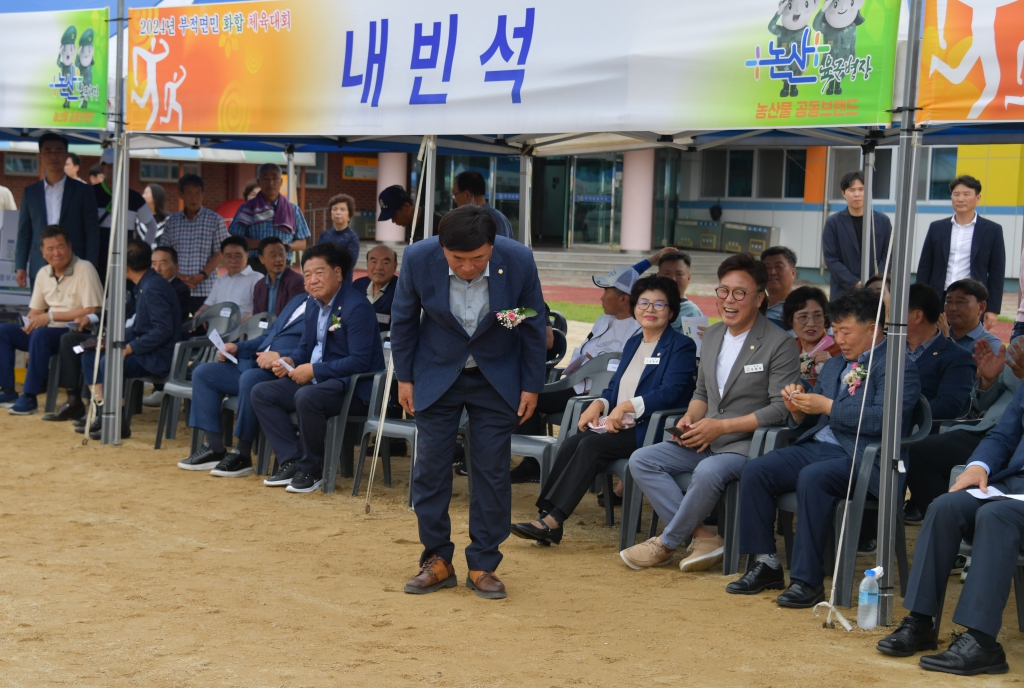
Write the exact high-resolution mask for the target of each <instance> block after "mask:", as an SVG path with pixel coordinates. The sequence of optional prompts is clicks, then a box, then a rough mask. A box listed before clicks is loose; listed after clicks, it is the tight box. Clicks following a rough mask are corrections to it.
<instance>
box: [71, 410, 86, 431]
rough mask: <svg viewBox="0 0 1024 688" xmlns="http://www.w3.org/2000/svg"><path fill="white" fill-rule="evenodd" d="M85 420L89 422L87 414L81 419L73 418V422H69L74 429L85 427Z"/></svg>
mask: <svg viewBox="0 0 1024 688" xmlns="http://www.w3.org/2000/svg"><path fill="white" fill-rule="evenodd" d="M87 420H89V414H88V413H86V414H85V415H84V416H82V417H81V418H75V419H74V420H73V421H71V424H72V425H74V426H75V427H76V428H84V427H85V422H86V421H87Z"/></svg>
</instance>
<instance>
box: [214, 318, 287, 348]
mask: <svg viewBox="0 0 1024 688" xmlns="http://www.w3.org/2000/svg"><path fill="white" fill-rule="evenodd" d="M275 320H277V316H276V315H274V314H273V313H253V315H252V317H251V318H249V319H248V320H246V321H245V322H244V323H242V325H241V327H239V330H238V341H240V342H244V341H247V340H249V339H256V338H257V337H259V336H260V335H262V334H263V333H264V332H266V331H267V328H268V327H270V326H271V325H273V324H274V321H275ZM217 332H220V330H217Z"/></svg>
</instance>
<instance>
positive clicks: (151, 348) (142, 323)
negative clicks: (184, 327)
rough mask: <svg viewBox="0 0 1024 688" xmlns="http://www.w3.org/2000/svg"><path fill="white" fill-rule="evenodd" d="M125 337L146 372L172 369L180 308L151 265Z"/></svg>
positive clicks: (178, 338) (171, 289) (161, 372)
mask: <svg viewBox="0 0 1024 688" xmlns="http://www.w3.org/2000/svg"><path fill="white" fill-rule="evenodd" d="M75 183H76V184H77V183H79V182H75ZM124 339H125V341H126V342H127V343H128V345H129V346H131V347H132V355H133V356H135V358H136V359H137V360H138V362H139V363H140V364H141V365H142V367H143V368H145V369H146V371H148V372H149V373H152V374H153V375H158V376H160V377H163V376H165V375H167V374H168V373H170V372H171V359H172V358H173V357H174V345H175V344H177V343H178V342H179V341H181V307H180V306H179V305H178V295H177V294H175V293H174V287H172V286H171V283H170V282H168V281H167V280H165V279H164V278H163V277H161V276H160V275H158V274H157V273H156V270H153V269H152V268H150V269H149V270H147V271H146V274H145V275H143V276H142V279H140V280H139V283H138V284H137V285H135V323H134V324H133V325H132V327H131V329H130V330H129V331H128V332H126V333H125V338H124Z"/></svg>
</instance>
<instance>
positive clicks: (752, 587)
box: [725, 561, 786, 595]
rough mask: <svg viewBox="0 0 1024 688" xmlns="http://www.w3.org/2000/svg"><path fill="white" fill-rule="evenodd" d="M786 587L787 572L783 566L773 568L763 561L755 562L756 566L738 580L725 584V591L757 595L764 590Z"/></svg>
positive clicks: (735, 593)
mask: <svg viewBox="0 0 1024 688" xmlns="http://www.w3.org/2000/svg"><path fill="white" fill-rule="evenodd" d="M784 587H786V574H785V572H783V570H782V566H779V568H777V569H773V568H772V567H771V566H769V565H768V564H766V563H764V562H763V561H759V562H757V563H756V564H754V568H752V569H750V570H749V571H747V572H746V573H745V574H743V577H742V578H740V579H739V580H737V581H733V582H732V583H729V585H727V586H725V591H726V592H728V593H732V594H733V595H756V594H757V593H759V592H761V591H762V590H782V589H783V588H784Z"/></svg>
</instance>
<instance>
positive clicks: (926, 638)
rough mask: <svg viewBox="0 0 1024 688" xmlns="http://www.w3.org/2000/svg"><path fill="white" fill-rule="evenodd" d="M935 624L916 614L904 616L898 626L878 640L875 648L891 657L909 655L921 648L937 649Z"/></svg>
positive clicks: (919, 650)
mask: <svg viewBox="0 0 1024 688" xmlns="http://www.w3.org/2000/svg"><path fill="white" fill-rule="evenodd" d="M935 639H936V632H935V624H929V623H928V622H927V621H925V620H924V619H919V618H917V617H916V616H905V617H903V621H901V622H900V627H899V628H897V629H896V630H895V631H893V632H892V633H890V634H889V635H887V636H885V637H884V638H882V639H881V640H879V641H878V645H876V646H875V648H876V649H877V650H878V651H879V652H882V653H885V654H887V655H892V656H893V657H909V656H911V655H913V654H917V653H918V652H921V651H922V650H937V649H938V648H939V645H938V643H936V642H935Z"/></svg>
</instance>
